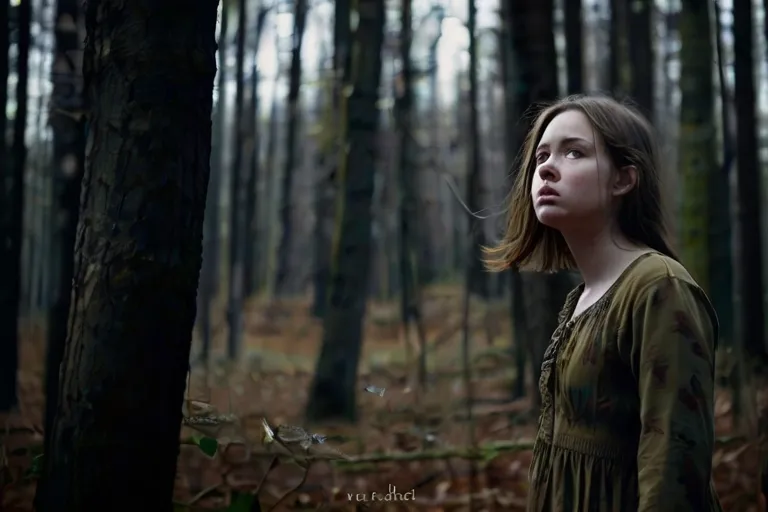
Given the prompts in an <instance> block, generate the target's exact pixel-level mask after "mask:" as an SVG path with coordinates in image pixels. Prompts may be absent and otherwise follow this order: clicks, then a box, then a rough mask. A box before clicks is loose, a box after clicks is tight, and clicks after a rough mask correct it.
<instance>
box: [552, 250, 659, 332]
mask: <svg viewBox="0 0 768 512" xmlns="http://www.w3.org/2000/svg"><path fill="white" fill-rule="evenodd" d="M654 254H656V255H660V254H661V253H659V252H658V251H654V250H651V251H648V252H644V253H643V254H641V255H639V256H637V257H636V258H635V259H634V260H632V261H631V262H630V263H629V265H627V266H626V268H624V270H622V271H621V274H619V277H617V278H616V280H615V281H614V282H613V284H611V286H609V287H608V289H607V290H606V291H605V292H604V293H603V294H602V295H601V296H600V298H599V299H597V300H596V301H595V302H593V303H592V304H590V305H589V307H587V308H586V309H584V311H582V312H581V313H579V314H578V315H576V316H573V312H574V310H575V309H576V304H577V303H578V301H579V297H580V296H581V294H582V292H583V291H584V283H583V282H582V283H580V284H579V285H578V286H577V287H576V288H574V289H573V290H571V293H569V294H568V297H567V298H566V301H565V307H564V308H563V313H564V314H563V315H562V317H561V318H562V320H561V323H563V322H565V323H566V324H568V325H573V324H575V323H576V322H577V321H579V320H580V319H582V318H587V317H588V316H589V315H592V314H593V313H594V312H596V311H601V310H602V309H603V307H604V305H605V304H607V303H608V301H609V300H610V298H611V296H613V294H614V293H615V292H616V290H617V289H618V287H619V285H621V283H622V282H623V281H624V280H625V279H626V277H627V276H628V275H629V274H630V272H631V271H632V269H633V268H635V267H636V266H637V265H638V263H640V262H641V261H642V260H644V259H645V258H647V257H648V256H651V255H654Z"/></svg>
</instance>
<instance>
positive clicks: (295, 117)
mask: <svg viewBox="0 0 768 512" xmlns="http://www.w3.org/2000/svg"><path fill="white" fill-rule="evenodd" d="M295 9H296V10H295V12H294V14H293V17H294V22H293V49H292V51H291V75H290V80H289V85H288V127H287V130H288V133H287V140H286V145H285V167H284V169H283V183H282V187H281V194H282V196H281V201H280V202H281V204H280V226H281V228H282V232H281V235H280V245H279V247H278V251H277V279H276V283H275V289H276V292H277V293H278V294H281V293H283V292H286V291H293V290H292V289H290V288H291V287H290V286H288V285H289V283H288V275H289V273H290V270H291V256H292V255H291V249H292V246H293V222H292V216H291V211H292V207H291V203H292V201H291V197H292V192H293V173H294V172H295V170H296V169H295V167H297V165H296V136H297V135H298V124H299V92H300V89H301V45H302V41H303V39H304V25H305V24H306V20H307V0H295Z"/></svg>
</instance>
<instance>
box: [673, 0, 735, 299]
mask: <svg viewBox="0 0 768 512" xmlns="http://www.w3.org/2000/svg"><path fill="white" fill-rule="evenodd" d="M709 8H710V6H709V5H708V4H707V3H701V2H697V1H696V0H684V1H683V3H682V16H681V19H680V40H681V43H682V49H681V52H680V62H681V65H682V68H681V72H680V89H681V93H682V101H681V105H680V165H679V167H680V172H681V174H680V177H681V185H682V188H683V194H682V202H681V206H682V209H681V212H680V221H681V222H680V241H681V243H680V248H681V256H682V259H683V261H684V263H685V264H686V268H688V270H689V271H690V272H691V274H692V275H693V277H694V278H695V279H696V280H697V282H698V283H699V284H700V285H701V286H702V287H703V288H704V289H705V290H706V291H707V293H709V294H710V295H711V294H712V288H711V286H710V276H711V275H712V274H711V270H710V268H711V264H710V254H709V250H708V249H709V246H710V244H709V239H710V226H712V225H713V222H714V221H715V220H716V219H715V218H714V217H713V216H712V214H711V213H712V212H711V206H712V205H714V201H715V200H717V197H716V196H714V195H711V194H712V193H713V192H715V189H714V187H713V185H714V183H715V182H714V179H715V177H716V176H717V174H718V166H717V154H716V151H717V126H716V124H715V83H714V73H713V69H712V62H714V60H715V58H714V57H715V55H714V51H713V48H712V37H711V36H712V30H711V19H710V16H709ZM726 190H727V189H726Z"/></svg>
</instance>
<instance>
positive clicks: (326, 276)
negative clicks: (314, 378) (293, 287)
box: [314, 0, 351, 318]
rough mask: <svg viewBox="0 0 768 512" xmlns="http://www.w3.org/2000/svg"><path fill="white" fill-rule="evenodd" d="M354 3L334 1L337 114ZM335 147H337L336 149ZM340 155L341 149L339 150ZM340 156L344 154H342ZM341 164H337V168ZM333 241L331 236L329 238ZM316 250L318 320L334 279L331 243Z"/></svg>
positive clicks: (332, 180) (322, 211)
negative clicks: (332, 276) (331, 281)
mask: <svg viewBox="0 0 768 512" xmlns="http://www.w3.org/2000/svg"><path fill="white" fill-rule="evenodd" d="M350 9H351V2H350V0H336V1H335V2H334V14H333V18H334V19H333V52H334V54H333V94H332V96H333V112H334V114H335V115H337V114H338V112H339V107H340V102H339V100H340V98H341V89H342V86H343V84H344V70H345V66H346V62H347V58H348V55H349V45H350V40H351V32H350V30H351V29H350V24H349V17H350ZM334 147H335V146H334ZM337 152H338V148H337ZM339 154H340V153H339ZM338 166H339V162H338V161H337V162H336V167H338ZM337 171H338V169H337V168H334V170H333V171H332V172H331V173H330V175H329V177H328V181H327V184H326V187H327V189H329V190H327V191H326V195H325V196H324V197H323V198H322V199H321V200H319V201H318V204H317V207H318V218H317V221H316V222H319V223H321V225H320V227H319V229H322V230H323V233H321V234H319V235H318V236H325V235H324V230H325V225H326V224H331V223H332V222H333V213H332V211H333V208H332V205H331V204H329V203H330V202H331V201H332V198H333V197H334V196H336V195H337V194H338V193H339V192H338V190H337V189H336V182H337V181H338V180H337V178H336V174H337ZM328 238H330V237H328ZM319 242H320V243H318V244H317V245H316V247H315V254H316V256H315V307H314V314H315V316H317V317H318V318H324V317H325V313H326V311H327V308H328V292H329V289H330V280H331V245H332V243H331V241H330V240H328V239H326V238H324V239H322V240H320V241H319Z"/></svg>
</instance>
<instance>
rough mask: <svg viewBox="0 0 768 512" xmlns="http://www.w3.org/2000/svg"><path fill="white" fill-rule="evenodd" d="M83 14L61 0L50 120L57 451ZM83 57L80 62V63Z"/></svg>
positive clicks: (81, 128)
mask: <svg viewBox="0 0 768 512" xmlns="http://www.w3.org/2000/svg"><path fill="white" fill-rule="evenodd" d="M81 22H82V15H81V12H80V2H78V0H59V1H58V3H57V11H56V25H55V35H56V54H55V56H54V61H53V69H52V81H53V93H52V95H51V100H52V103H53V109H52V110H51V114H50V124H51V128H52V129H53V172H54V191H55V192H54V201H55V202H54V208H53V211H52V213H53V215H52V219H51V221H52V223H53V224H54V235H53V236H54V238H55V243H54V247H55V251H54V254H57V255H58V258H56V257H53V258H51V264H52V266H54V268H53V269H52V271H51V274H53V275H54V276H57V277H58V280H57V283H56V287H55V295H54V303H53V307H52V308H51V310H50V313H49V316H48V333H47V334H48V344H47V347H46V369H45V396H46V401H45V429H44V432H45V433H46V436H45V447H44V452H45V453H47V452H49V451H51V449H52V447H51V445H50V440H51V439H50V436H49V435H48V433H49V432H51V430H52V428H53V418H54V416H55V414H56V399H57V397H58V396H59V366H60V364H61V358H62V357H63V355H64V345H65V343H66V340H67V319H68V315H69V306H70V299H71V295H72V277H73V272H74V264H75V254H74V251H75V237H76V235H77V219H78V216H79V213H80V184H81V182H82V179H83V169H84V166H85V128H86V126H85V123H86V121H85V114H84V110H85V102H84V99H85V98H84V95H83V79H82V78H83V77H82V63H81V60H80V59H78V58H76V57H73V55H77V53H76V52H79V51H80V50H82V48H81V45H80V41H81V40H82V39H81V37H80V30H79V28H80V26H81ZM78 62H79V64H78Z"/></svg>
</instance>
